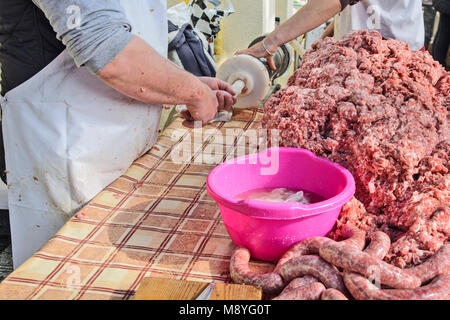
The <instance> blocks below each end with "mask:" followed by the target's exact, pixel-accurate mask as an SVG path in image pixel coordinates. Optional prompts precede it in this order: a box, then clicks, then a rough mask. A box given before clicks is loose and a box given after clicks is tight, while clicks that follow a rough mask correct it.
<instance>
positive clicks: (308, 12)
mask: <svg viewBox="0 0 450 320" xmlns="http://www.w3.org/2000/svg"><path fill="white" fill-rule="evenodd" d="M357 2H358V0H309V1H308V3H307V4H306V5H305V6H304V7H303V8H301V9H300V10H299V11H297V13H296V14H294V15H293V16H292V17H291V18H289V19H288V20H287V21H286V22H285V23H283V24H281V25H280V26H279V27H278V28H276V29H275V30H274V31H272V32H271V33H270V34H269V35H267V37H266V38H265V39H264V44H265V46H266V49H267V50H268V51H269V52H272V53H273V52H276V50H277V48H278V47H279V46H280V45H282V44H284V43H287V42H290V41H292V40H294V39H295V38H297V37H299V36H300V35H302V34H304V33H306V32H309V31H311V30H313V29H314V28H317V27H318V26H320V25H321V24H323V23H325V22H326V21H328V20H329V19H330V18H332V17H333V16H334V15H336V14H337V13H338V12H339V11H341V10H342V9H343V8H345V7H346V6H347V5H353V4H355V3H357ZM237 54H250V55H252V56H255V57H257V58H262V57H265V58H267V60H268V63H269V65H270V67H271V68H272V69H275V64H274V62H273V59H272V57H271V56H270V55H269V54H268V53H267V52H266V50H265V49H264V47H263V45H262V43H261V42H259V43H257V44H255V45H254V46H253V47H251V48H249V49H246V50H241V51H238V52H237Z"/></svg>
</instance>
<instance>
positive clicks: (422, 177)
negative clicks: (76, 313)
mask: <svg viewBox="0 0 450 320" xmlns="http://www.w3.org/2000/svg"><path fill="white" fill-rule="evenodd" d="M449 93H450V73H448V72H446V71H445V69H444V68H443V67H442V66H441V65H440V64H439V63H438V62H436V61H434V60H433V58H432V57H431V56H430V54H429V53H428V52H422V51H410V50H409V46H408V45H407V44H405V43H403V42H401V41H396V40H392V39H389V40H383V39H382V37H381V35H380V34H379V33H378V32H376V31H354V32H352V33H350V34H349V35H348V36H346V37H345V38H343V39H342V40H341V41H339V42H335V41H334V40H333V39H332V38H326V39H324V40H320V41H318V42H316V43H315V44H313V46H312V48H311V50H309V51H308V52H307V53H306V54H305V55H304V56H303V61H302V63H301V66H300V68H299V70H298V71H297V72H295V74H294V75H293V76H292V77H291V78H290V79H289V82H288V87H287V88H285V89H282V90H280V91H279V92H278V93H276V94H275V95H273V96H272V97H271V99H270V100H269V101H268V102H267V103H266V105H265V107H264V116H263V121H262V123H263V127H264V128H267V129H278V134H279V139H280V141H279V144H280V146H284V147H298V148H306V149H309V150H311V151H312V152H314V153H315V154H317V155H319V156H322V157H326V158H328V159H330V160H332V161H335V162H337V163H340V164H341V165H343V166H344V167H346V168H347V169H348V170H349V171H350V172H351V173H352V174H353V176H354V178H355V181H356V193H355V197H356V199H353V200H352V201H350V202H349V203H348V204H346V205H345V207H344V208H343V210H342V213H341V215H340V217H339V220H338V222H337V226H336V229H335V230H334V231H333V232H332V233H331V234H330V236H331V237H333V238H339V236H340V227H341V226H342V225H343V224H344V223H346V222H352V223H354V224H355V225H357V226H358V227H359V228H361V229H364V230H365V231H368V232H369V233H370V232H373V231H375V230H380V229H381V230H383V231H384V232H386V233H388V234H389V235H390V237H391V239H392V241H393V245H392V247H391V250H390V252H389V254H388V255H387V257H386V260H387V261H388V262H390V263H392V264H395V265H397V266H399V267H408V266H411V265H415V264H419V263H421V262H422V261H423V260H425V259H426V258H428V257H429V256H430V255H432V254H433V253H434V252H436V251H437V250H438V249H439V248H440V247H441V246H442V245H443V243H444V242H446V241H449V239H450V237H449V235H450V208H449V207H450V173H449V168H450V162H449V157H450V156H449V155H450V140H449V133H450V129H449V125H448V123H449V121H448V120H449V110H450V96H449ZM269 132H270V131H269ZM269 141H270V138H269Z"/></svg>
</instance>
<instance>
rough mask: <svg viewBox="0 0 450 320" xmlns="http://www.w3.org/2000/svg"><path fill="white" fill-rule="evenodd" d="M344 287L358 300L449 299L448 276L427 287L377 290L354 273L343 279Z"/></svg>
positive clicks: (434, 281)
mask: <svg viewBox="0 0 450 320" xmlns="http://www.w3.org/2000/svg"><path fill="white" fill-rule="evenodd" d="M344 281H345V285H346V286H347V288H348V290H349V291H350V293H351V294H352V296H353V297H354V298H355V299H358V300H447V299H449V298H450V274H445V275H439V276H437V277H436V278H435V279H434V280H433V281H431V282H430V283H429V284H428V285H426V286H423V287H420V288H415V289H383V290H382V289H379V288H378V287H377V286H375V285H373V284H372V283H371V282H370V281H369V280H367V279H365V278H364V277H361V276H359V275H357V274H355V273H352V274H348V275H346V277H345V278H344Z"/></svg>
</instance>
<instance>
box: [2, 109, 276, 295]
mask: <svg viewBox="0 0 450 320" xmlns="http://www.w3.org/2000/svg"><path fill="white" fill-rule="evenodd" d="M261 117H262V113H261V111H258V110H236V112H235V115H234V117H233V120H232V121H231V122H227V123H223V122H219V123H214V124H212V125H209V126H207V127H205V128H204V132H209V135H208V134H206V133H205V136H204V138H203V139H202V143H201V144H200V146H199V148H197V149H198V150H200V151H201V150H205V149H206V148H211V147H214V145H215V144H217V143H218V141H216V140H215V136H216V135H217V134H218V133H219V132H220V133H224V132H225V131H226V130H227V129H244V130H237V132H241V134H242V132H244V131H245V130H248V129H257V128H258V127H259V126H260V119H261ZM209 129H211V130H209ZM193 130H195V129H188V128H186V127H184V126H183V124H182V119H181V118H179V117H177V118H176V119H175V120H174V122H173V123H172V124H171V125H170V126H169V127H168V128H167V129H166V130H165V131H164V132H163V133H162V134H161V136H160V137H159V139H158V141H157V143H156V145H155V146H154V147H153V148H152V149H151V150H150V151H149V152H148V153H147V154H145V155H144V156H143V157H142V158H140V159H138V160H136V161H135V162H134V164H133V165H132V166H131V167H130V168H129V170H128V171H127V172H126V173H125V174H124V175H123V176H122V177H120V178H119V179H117V180H116V181H114V182H113V183H112V184H111V185H110V186H108V187H107V188H105V190H103V191H102V192H101V193H100V194H98V195H97V196H96V197H95V198H94V199H93V200H92V201H90V203H89V204H87V205H86V206H85V207H84V208H83V209H82V210H80V211H79V212H78V213H77V214H76V215H75V216H74V217H72V219H70V220H69V221H68V222H67V224H65V225H64V226H63V228H62V229H61V230H60V231H59V232H58V233H57V234H56V235H55V236H54V237H53V238H52V239H51V240H49V241H48V242H47V243H46V244H45V245H44V246H43V247H42V248H41V249H40V250H39V251H38V252H36V253H35V254H34V255H33V256H32V257H31V258H30V259H28V260H27V261H26V262H25V263H24V264H23V265H21V266H20V267H19V268H17V269H16V270H15V271H14V272H13V273H12V274H10V275H9V276H8V277H7V278H6V279H5V280H4V281H3V282H2V283H0V299H132V298H133V295H134V294H135V292H136V290H137V288H138V286H139V284H140V282H141V281H142V280H143V278H144V277H149V276H151V277H164V278H172V279H183V280H193V281H211V280H213V279H214V280H216V281H218V282H229V281H230V279H229V262H230V256H231V254H232V251H233V249H234V248H235V246H234V244H233V243H232V241H231V239H230V238H229V236H228V234H227V231H226V229H225V226H224V224H223V222H222V220H221V217H220V212H219V210H218V207H217V205H216V203H215V202H213V201H212V199H211V198H210V197H209V195H208V194H207V192H206V178H207V175H208V173H209V172H210V170H211V169H212V168H213V167H214V165H206V164H200V163H196V158H197V157H198V156H199V154H201V152H199V151H196V152H193V154H192V157H191V160H194V161H193V162H191V163H179V164H178V163H175V162H173V161H172V157H171V154H172V151H173V150H174V148H176V147H177V146H179V145H180V144H182V143H191V142H192V141H186V140H187V137H189V136H191V135H192V133H193ZM194 134H195V133H194ZM240 138H241V137H240V135H239V134H237V135H236V137H235V138H234V139H231V140H230V142H227V141H224V143H220V144H217V145H216V147H217V146H219V147H220V146H222V147H223V149H222V150H223V159H228V158H229V157H230V155H231V156H232V155H233V154H234V153H236V154H237V151H236V149H237V145H238V143H237V142H238V140H239V139H240ZM189 140H193V141H195V137H194V139H189ZM227 140H228V139H227ZM192 143H193V144H194V142H192ZM239 145H240V144H239ZM219 149H220V148H219ZM215 150H216V151H217V150H218V148H215ZM247 151H250V150H247ZM231 158H233V156H232V157H231ZM251 266H252V268H254V269H255V270H259V271H261V272H265V271H268V270H270V269H271V268H273V266H272V265H271V264H268V263H262V262H253V263H252V265H251Z"/></svg>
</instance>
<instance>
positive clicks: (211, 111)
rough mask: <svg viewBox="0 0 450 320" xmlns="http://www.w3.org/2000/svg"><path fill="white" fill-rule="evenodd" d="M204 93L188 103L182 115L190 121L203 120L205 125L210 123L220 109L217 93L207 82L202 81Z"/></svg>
mask: <svg viewBox="0 0 450 320" xmlns="http://www.w3.org/2000/svg"><path fill="white" fill-rule="evenodd" d="M202 86H203V90H202V91H203V93H202V94H201V95H200V96H199V98H197V99H194V100H192V101H190V102H188V103H186V107H187V110H185V111H183V112H181V115H182V116H183V117H184V118H185V119H186V120H189V121H201V122H202V124H203V125H206V124H208V123H209V122H210V121H211V120H212V119H214V117H215V116H216V114H217V111H218V110H219V102H218V99H217V94H216V92H214V91H213V90H211V89H210V88H209V87H208V86H207V85H206V84H204V83H202Z"/></svg>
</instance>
